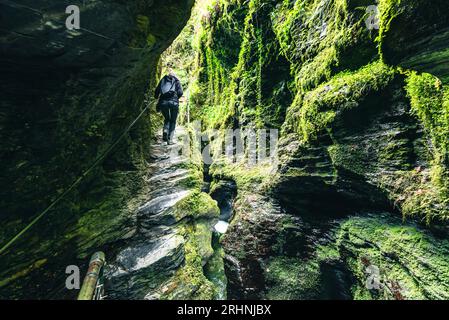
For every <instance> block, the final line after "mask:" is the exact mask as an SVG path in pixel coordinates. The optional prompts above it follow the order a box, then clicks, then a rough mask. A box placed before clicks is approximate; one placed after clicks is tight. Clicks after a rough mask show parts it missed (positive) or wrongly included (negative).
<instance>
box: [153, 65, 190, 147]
mask: <svg viewBox="0 0 449 320" xmlns="http://www.w3.org/2000/svg"><path fill="white" fill-rule="evenodd" d="M182 95H183V91H182V86H181V82H180V81H179V79H178V78H177V77H176V75H175V73H174V72H173V70H171V69H170V72H169V74H168V75H166V76H164V77H163V78H162V79H161V81H160V82H159V85H158V86H157V88H156V92H155V94H154V97H155V98H156V99H158V98H159V101H158V104H157V107H156V110H157V111H158V112H162V115H163V116H164V128H163V134H162V138H163V140H164V141H165V142H167V144H168V145H171V144H173V136H174V134H175V129H176V120H177V118H178V113H179V98H181V97H182Z"/></svg>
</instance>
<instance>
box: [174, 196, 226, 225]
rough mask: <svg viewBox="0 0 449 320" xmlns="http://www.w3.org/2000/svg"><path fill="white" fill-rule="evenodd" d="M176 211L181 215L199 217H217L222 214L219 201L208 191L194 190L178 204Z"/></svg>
mask: <svg viewBox="0 0 449 320" xmlns="http://www.w3.org/2000/svg"><path fill="white" fill-rule="evenodd" d="M175 211H176V212H178V213H177V214H178V215H179V216H182V217H185V216H188V217H192V218H194V219H198V218H216V217H218V216H219V215H220V209H219V208H218V205H217V202H216V201H215V200H213V199H212V198H211V197H210V196H209V195H208V194H207V193H204V192H199V191H194V192H192V193H191V194H190V195H189V196H187V197H186V198H184V199H183V200H181V201H180V202H178V203H177V204H176V207H175Z"/></svg>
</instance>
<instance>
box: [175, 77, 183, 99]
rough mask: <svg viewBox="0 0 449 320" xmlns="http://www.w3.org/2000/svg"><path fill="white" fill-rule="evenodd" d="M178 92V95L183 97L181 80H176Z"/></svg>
mask: <svg viewBox="0 0 449 320" xmlns="http://www.w3.org/2000/svg"><path fill="white" fill-rule="evenodd" d="M176 94H177V95H178V98H181V97H182V96H183V94H184V91H183V90H182V85H181V82H180V81H179V80H177V81H176Z"/></svg>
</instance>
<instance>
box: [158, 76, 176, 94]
mask: <svg viewBox="0 0 449 320" xmlns="http://www.w3.org/2000/svg"><path fill="white" fill-rule="evenodd" d="M175 90H176V79H175V78H173V77H165V78H164V79H163V80H162V83H161V97H162V98H163V99H167V98H171V97H173V96H174V95H175V94H176V91H175Z"/></svg>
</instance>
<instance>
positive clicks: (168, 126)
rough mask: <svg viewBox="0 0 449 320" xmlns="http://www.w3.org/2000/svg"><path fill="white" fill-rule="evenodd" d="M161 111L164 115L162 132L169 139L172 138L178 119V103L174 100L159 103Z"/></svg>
mask: <svg viewBox="0 0 449 320" xmlns="http://www.w3.org/2000/svg"><path fill="white" fill-rule="evenodd" d="M161 112H162V115H163V116H164V132H165V133H167V135H168V137H169V139H173V135H174V133H175V129H176V120H177V119H178V113H179V105H178V104H177V103H176V102H172V101H167V102H163V103H161Z"/></svg>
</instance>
